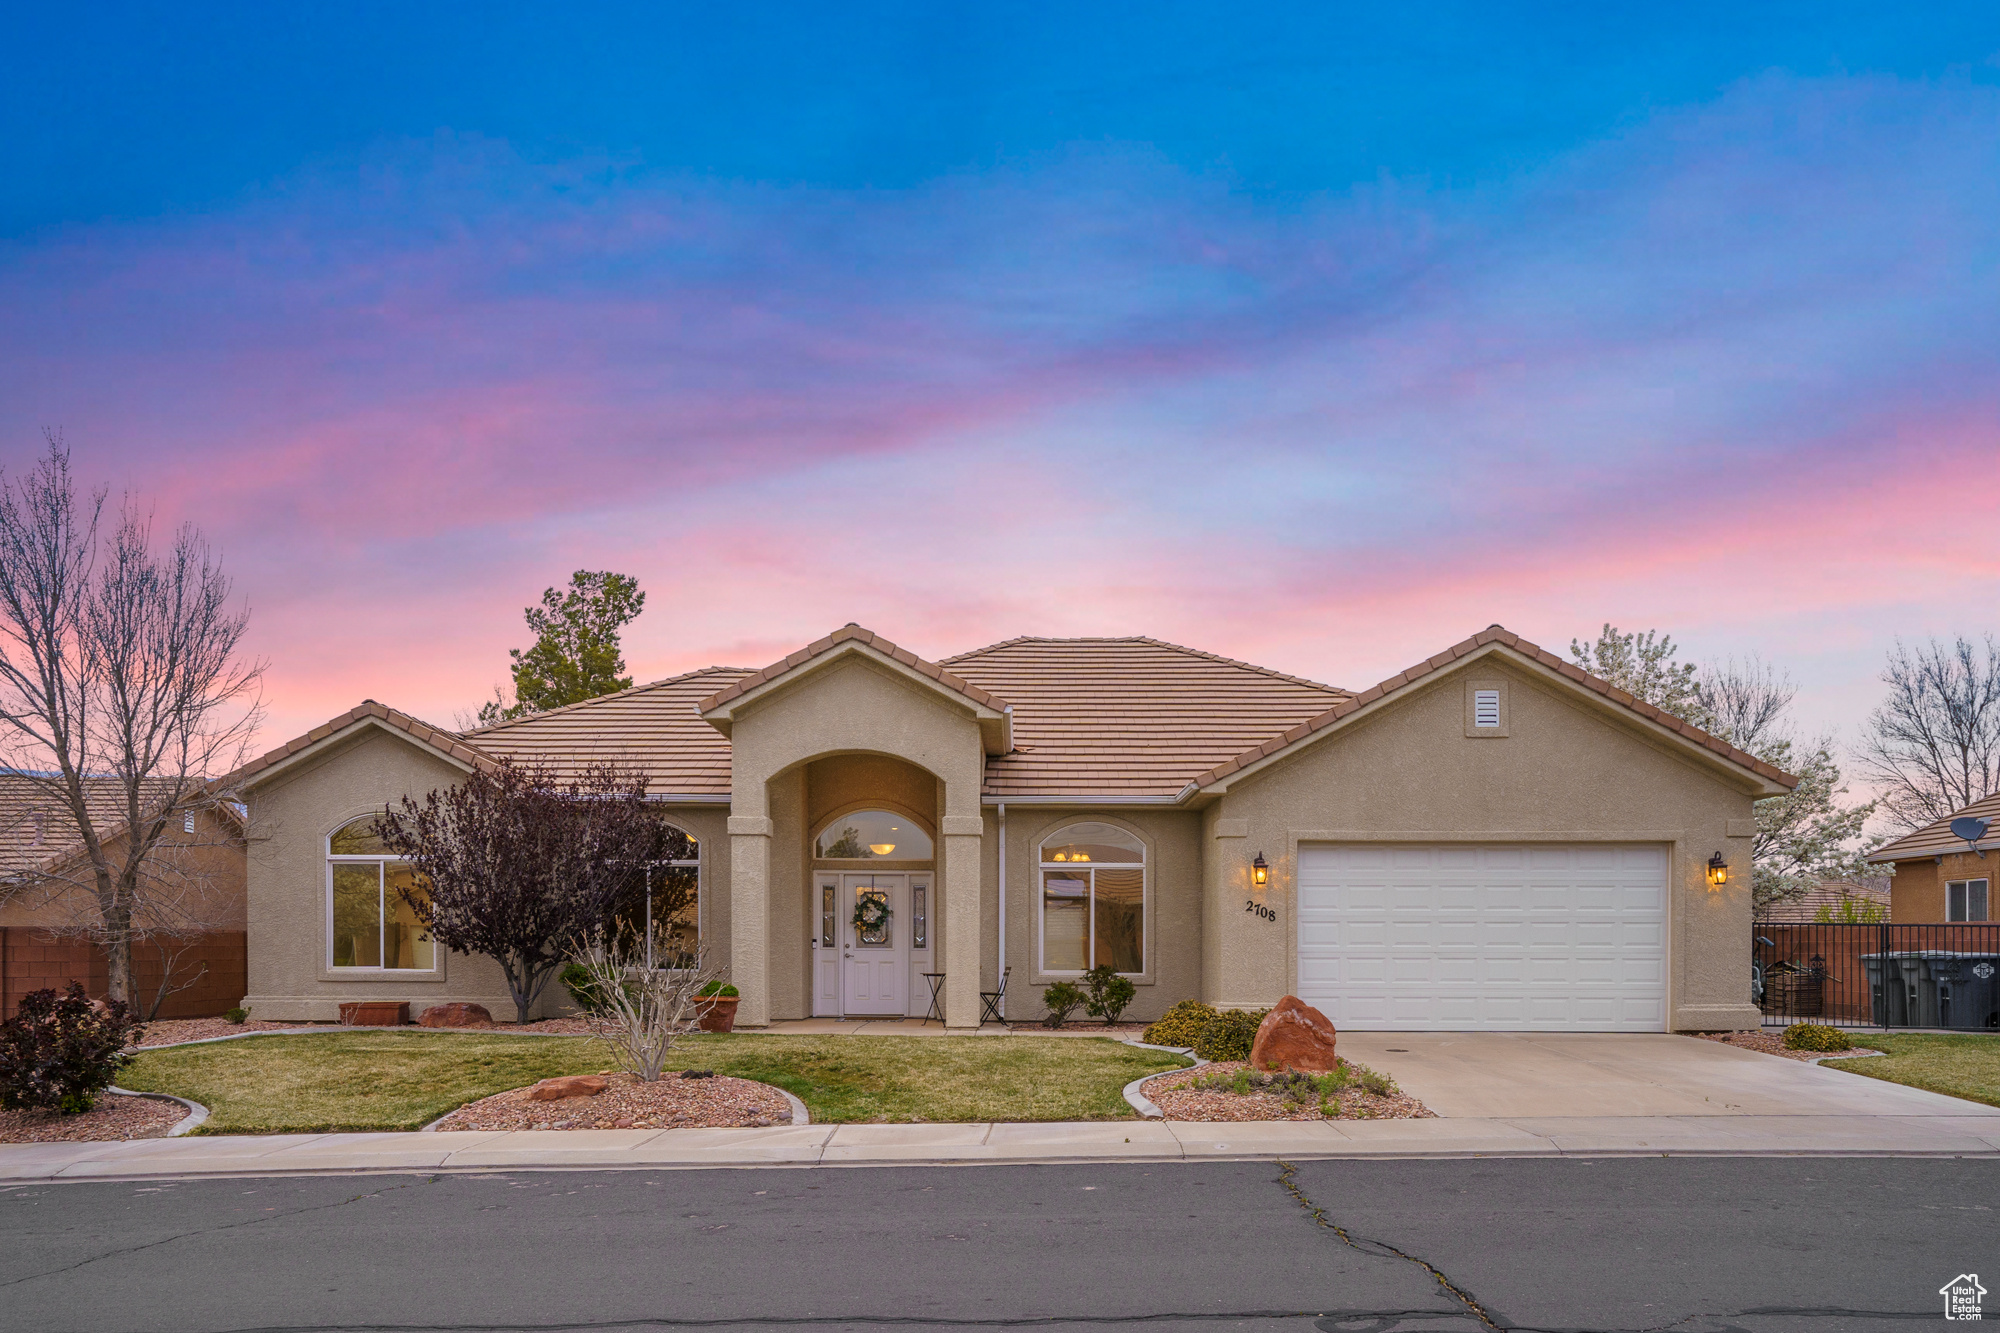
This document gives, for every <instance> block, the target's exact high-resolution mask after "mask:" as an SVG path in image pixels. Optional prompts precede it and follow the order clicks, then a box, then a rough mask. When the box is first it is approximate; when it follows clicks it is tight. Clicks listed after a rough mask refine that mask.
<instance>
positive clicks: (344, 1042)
mask: <svg viewBox="0 0 2000 1333" xmlns="http://www.w3.org/2000/svg"><path fill="white" fill-rule="evenodd" d="M675 1054H676V1055H677V1056H678V1058H677V1059H676V1060H674V1061H673V1062H672V1067H673V1068H675V1069H685V1068H695V1069H713V1070H715V1071H716V1072H717V1073H719V1074H735V1075H738V1076H740V1077H742V1078H754V1079H758V1080H760V1081H762V1082H765V1083H770V1084H774V1085H776V1086H777V1087H780V1088H783V1089H785V1090H786V1091H787V1092H789V1093H791V1094H792V1095H793V1096H795V1097H797V1098H798V1099H799V1100H800V1101H802V1102H804V1103H805V1104H806V1109H807V1110H808V1111H810V1112H811V1113H812V1118H813V1119H814V1120H815V1121H829V1122H831V1121H855V1120H860V1121H913V1120H926V1121H950V1120H960V1121H965V1120H970V1121H983V1120H1123V1119H1127V1118H1129V1117H1130V1116H1131V1115H1132V1110H1131V1108H1130V1107H1129V1106H1127V1105H1126V1104H1125V1100H1124V1098H1123V1097H1122V1096H1120V1092H1121V1090H1122V1089H1123V1088H1124V1086H1125V1084H1127V1083H1129V1082H1131V1081H1132V1080H1133V1079H1135V1078H1140V1077H1143V1076H1144V1075H1147V1074H1154V1073H1159V1072H1160V1071H1162V1070H1166V1069H1178V1068H1181V1067H1183V1066H1184V1065H1186V1064H1187V1063H1188V1062H1187V1061H1186V1060H1183V1059H1181V1058H1180V1057H1179V1056H1174V1055H1168V1054H1166V1053H1164V1052H1161V1051H1142V1050H1138V1049H1135V1048H1134V1047H1130V1046H1123V1045H1120V1044H1119V1043H1117V1042H1114V1041H1110V1040H1092V1039H1085V1038H1076V1037H764V1036H751V1035H747V1034H733V1035H718V1036H702V1037H690V1038H687V1039H685V1040H684V1041H683V1042H682V1043H681V1044H680V1045H677V1046H676V1047H675ZM611 1067H612V1060H611V1058H610V1052H609V1051H607V1050H606V1049H605V1048H604V1047H603V1046H601V1045H599V1044H597V1043H596V1042H593V1041H591V1040H590V1039H589V1038H587V1037H506V1036H491V1037H481V1036H457V1035H451V1034H446V1033H423V1032H342V1033H337V1034H331V1035H327V1036H311V1037H252V1038H249V1039H248V1040H244V1041H224V1042H214V1043H210V1044H207V1045H200V1046H182V1047H177V1048H173V1049H169V1050H160V1051H151V1052H147V1053H145V1054H143V1055H140V1056H139V1057H138V1058H137V1059H136V1060H135V1061H134V1062H133V1063H132V1065H131V1066H130V1067H129V1068H128V1069H127V1070H126V1071H125V1072H124V1073H122V1074H120V1075H119V1076H118V1083H119V1086H120V1087H125V1088H132V1089H134V1090H136V1091H140V1092H170V1093H173V1094H175V1095H176V1096H180V1097H187V1098H191V1099H193V1100H194V1101H197V1102H200V1103H201V1104H202V1105H203V1106H206V1107H208V1108H209V1112H210V1115H209V1118H208V1122H207V1123H206V1124H205V1125H203V1126H202V1128H201V1129H200V1131H198V1132H200V1133H204V1134H285V1133H306V1132H316V1131H334V1130H389V1129H417V1128H420V1127H422V1126H424V1125H427V1124H429V1123H430V1122H431V1121H433V1120H435V1119H437V1118H438V1117H439V1116H441V1115H443V1114H445V1112H447V1111H450V1110H452V1109H454V1108H456V1107H459V1106H463V1105H465V1103H467V1102H470V1101H477V1100H478V1099H479V1098H481V1097H486V1096H490V1095H492V1094H493V1093H496V1092H504V1091H505V1090H506V1089H508V1088H518V1087H523V1086H525V1085H527V1084H529V1083H533V1082H535V1081H536V1080H538V1079H544V1078H549V1077H551V1076H553V1075H556V1074H590V1073H596V1072H598V1071H600V1070H604V1069H609V1068H611Z"/></svg>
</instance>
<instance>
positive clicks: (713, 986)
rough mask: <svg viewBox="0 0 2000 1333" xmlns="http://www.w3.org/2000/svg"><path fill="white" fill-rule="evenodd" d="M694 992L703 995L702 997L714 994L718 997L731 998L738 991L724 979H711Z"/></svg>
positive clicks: (734, 996)
mask: <svg viewBox="0 0 2000 1333" xmlns="http://www.w3.org/2000/svg"><path fill="white" fill-rule="evenodd" d="M695 994H696V995H699V996H701V997H703V998H704V999H706V998H708V997H710V996H714V997H716V998H719V999H724V1000H732V999H735V998H736V997H737V995H738V994H739V992H738V991H737V989H736V987H734V986H732V985H730V984H729V983H728V982H726V981H711V982H709V983H708V984H707V985H706V986H703V987H702V988H701V989H700V990H698V991H696V992H695Z"/></svg>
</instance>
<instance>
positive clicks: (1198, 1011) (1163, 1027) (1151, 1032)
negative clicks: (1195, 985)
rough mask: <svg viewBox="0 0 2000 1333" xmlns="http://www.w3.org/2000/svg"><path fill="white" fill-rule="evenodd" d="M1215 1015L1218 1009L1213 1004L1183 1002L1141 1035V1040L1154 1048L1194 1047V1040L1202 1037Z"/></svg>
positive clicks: (1194, 1001)
mask: <svg viewBox="0 0 2000 1333" xmlns="http://www.w3.org/2000/svg"><path fill="white" fill-rule="evenodd" d="M1215 1015H1216V1008H1215V1006H1214V1005H1212V1004H1203V1003H1202V1002H1201V1001H1200V1000H1182V1001H1180V1002H1179V1003H1177V1004H1176V1005H1174V1007H1173V1008H1171V1009H1169V1010H1167V1012H1166V1013H1164V1014H1162V1015H1161V1016H1160V1017H1159V1019H1158V1020H1157V1021H1156V1022H1154V1023H1153V1024H1152V1025H1151V1026H1149V1027H1148V1028H1147V1029H1146V1030H1145V1031H1144V1032H1142V1033H1140V1034H1139V1038H1140V1040H1141V1041H1145V1042H1150V1043H1151V1044H1152V1045H1154V1046H1180V1047H1188V1046H1192V1045H1194V1039H1195V1038H1196V1037H1199V1036H1200V1035H1201V1030H1202V1029H1203V1028H1205V1027H1207V1026H1208V1024H1209V1020H1210V1019H1212V1018H1214V1017H1215Z"/></svg>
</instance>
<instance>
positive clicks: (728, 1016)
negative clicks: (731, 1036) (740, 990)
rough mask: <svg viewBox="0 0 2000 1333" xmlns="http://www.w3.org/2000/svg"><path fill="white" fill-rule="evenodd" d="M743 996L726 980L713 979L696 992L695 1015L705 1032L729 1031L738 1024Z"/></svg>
mask: <svg viewBox="0 0 2000 1333" xmlns="http://www.w3.org/2000/svg"><path fill="white" fill-rule="evenodd" d="M739 1003H741V997H740V996H739V995H738V994H737V993H736V987H734V986H732V985H730V984H729V983H728V982H726V981H711V982H709V983H708V984H707V985H706V986H703V987H702V988H701V989H700V990H699V991H696V992H695V1005H694V1016H695V1021H696V1022H698V1023H700V1024H701V1030H702V1031H703V1032H728V1031H731V1030H732V1029H734V1028H735V1026H736V1006H737V1005H738V1004H739Z"/></svg>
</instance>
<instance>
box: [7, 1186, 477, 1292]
mask: <svg viewBox="0 0 2000 1333" xmlns="http://www.w3.org/2000/svg"><path fill="white" fill-rule="evenodd" d="M440 1179H442V1177H439V1176H424V1177H422V1178H420V1179H417V1180H407V1181H404V1182H403V1183H402V1184H400V1185H392V1186H390V1187H389V1188H387V1189H379V1190H369V1191H368V1192H367V1193H365V1194H356V1195H354V1196H353V1197H351V1198H346V1199H336V1200H335V1201H334V1202H332V1203H317V1204H314V1205H313V1206H312V1207H310V1208H295V1209H293V1210H292V1211H290V1212H288V1213H278V1212H273V1213H267V1214H265V1215H264V1216H262V1217H246V1218H244V1219H243V1220H242V1221H240V1222H229V1223H226V1224H224V1225H222V1226H216V1227H196V1228H195V1229H194V1230H192V1231H177V1232H175V1233H174V1234H173V1235H171V1236H162V1237H160V1238H159V1239H158V1240H149V1241H147V1242H146V1243H145V1244H143V1245H128V1246H126V1247H125V1248H123V1249H119V1250H106V1251H105V1252H104V1253H102V1254H93V1255H91V1256H90V1257H89V1258H87V1259H79V1260H77V1261H76V1262H75V1263H73V1264H64V1265H63V1266H62V1267H61V1268H50V1269H46V1270H44V1271H43V1272H40V1273H28V1274H24V1275H23V1276H21V1277H16V1278H9V1279H7V1280H6V1281H5V1282H0V1290H5V1289H6V1288H8V1287H16V1286H19V1285H20V1284H21V1283H23V1282H35V1281H39V1280H40V1279H42V1278H45V1277H55V1276H56V1275H58V1274H61V1273H74V1272H75V1271H76V1270H77V1269H79V1268H88V1267H89V1266H90V1265H92V1264H95V1263H102V1262H103V1261H104V1260H106V1259H117V1258H121V1257H123V1256H124V1255H128V1254H143V1253H144V1252H145V1251H147V1250H156V1249H158V1248H159V1247H160V1246H162V1245H172V1244H173V1243H174V1242H176V1241H182V1240H186V1239H188V1238H189V1237H190V1236H209V1235H214V1234H216V1233H218V1232H223V1231H235V1230H236V1229H237V1228H239V1227H254V1226H257V1225H259V1224H260V1223H264V1222H277V1221H281V1220H283V1219H285V1218H289V1217H304V1216H305V1215H306V1214H308V1213H323V1212H326V1211H328V1210H329V1209H333V1208H345V1207H347V1206H348V1205H349V1204H351V1203H360V1202H361V1201H362V1200H363V1199H377V1198H380V1197H381V1196H383V1195H385V1194H394V1193H395V1192H396V1191H398V1190H406V1189H409V1188H410V1187H411V1186H413V1185H435V1184H436V1183H437V1182H438V1181H439V1180H440Z"/></svg>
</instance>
